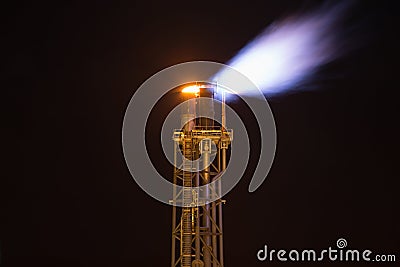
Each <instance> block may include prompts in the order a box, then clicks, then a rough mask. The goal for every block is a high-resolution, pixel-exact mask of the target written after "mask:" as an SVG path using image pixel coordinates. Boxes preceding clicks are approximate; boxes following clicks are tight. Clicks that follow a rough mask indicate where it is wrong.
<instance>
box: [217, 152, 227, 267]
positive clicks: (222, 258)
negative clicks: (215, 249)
mask: <svg viewBox="0 0 400 267" xmlns="http://www.w3.org/2000/svg"><path fill="white" fill-rule="evenodd" d="M221 154H222V170H221V171H224V170H225V169H226V148H225V146H223V148H222V152H221ZM218 188H219V195H220V196H221V192H222V187H221V179H219V180H218ZM218 213H219V214H218V215H219V216H218V217H219V229H220V231H221V235H220V236H219V263H220V264H221V267H223V266H224V244H223V236H222V232H223V231H222V202H221V203H220V204H219V206H218Z"/></svg>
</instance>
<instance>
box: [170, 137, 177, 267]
mask: <svg viewBox="0 0 400 267" xmlns="http://www.w3.org/2000/svg"><path fill="white" fill-rule="evenodd" d="M176 146H177V143H176V141H174V176H173V177H174V178H173V183H174V187H173V189H172V201H173V203H172V204H173V206H172V241H171V247H172V249H171V267H175V255H176V251H175V250H176V244H175V242H176V237H175V234H176V233H175V228H176V206H175V205H176V187H175V185H176V183H177V177H176V175H177V174H176V172H177V168H176Z"/></svg>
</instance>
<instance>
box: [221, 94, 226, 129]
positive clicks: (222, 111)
mask: <svg viewBox="0 0 400 267" xmlns="http://www.w3.org/2000/svg"><path fill="white" fill-rule="evenodd" d="M221 92H222V93H221V95H222V99H221V100H222V101H221V102H222V104H221V123H222V131H224V130H225V126H226V113H225V112H226V110H225V90H224V89H221Z"/></svg>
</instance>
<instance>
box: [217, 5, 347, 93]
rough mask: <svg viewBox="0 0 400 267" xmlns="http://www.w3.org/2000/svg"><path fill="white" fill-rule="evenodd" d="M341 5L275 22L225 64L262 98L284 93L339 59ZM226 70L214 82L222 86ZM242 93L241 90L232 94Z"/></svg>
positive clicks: (227, 74)
mask: <svg viewBox="0 0 400 267" xmlns="http://www.w3.org/2000/svg"><path fill="white" fill-rule="evenodd" d="M346 7H347V6H345V5H344V4H341V5H337V6H334V7H332V6H331V7H324V8H320V9H318V10H315V11H313V12H311V13H307V14H303V15H297V16H293V17H290V18H287V19H285V20H283V21H280V22H278V23H275V24H273V25H271V26H270V27H268V28H267V29H266V30H265V31H263V32H262V33H261V34H260V35H259V36H257V37H256V38H255V39H254V40H253V41H251V42H250V43H249V44H248V45H246V46H245V47H244V48H243V49H242V50H241V51H239V53H238V54H237V55H236V56H235V57H234V58H233V59H232V60H230V61H229V62H228V64H227V65H229V66H231V67H233V68H234V69H236V70H238V71H239V72H241V73H242V74H244V75H246V76H247V77H248V78H249V79H250V80H252V82H254V83H255V84H256V85H257V86H258V88H259V89H260V90H262V92H263V93H264V94H265V95H273V94H277V93H282V92H286V91H288V90H290V89H292V88H293V87H294V86H295V85H296V84H298V83H299V82H301V81H303V80H304V79H305V78H308V77H309V76H310V75H311V74H313V73H314V72H315V71H316V69H317V68H318V67H319V66H321V65H323V64H325V63H328V62H330V61H332V60H334V59H335V58H337V57H338V56H339V54H340V53H339V52H340V51H339V50H340V49H339V44H338V40H339V38H338V34H339V32H338V22H339V21H340V18H342V17H343V14H344V13H345V11H346ZM229 76H230V74H229V72H228V71H224V70H222V71H220V72H219V73H218V74H217V75H216V76H215V77H214V80H216V81H218V82H220V83H222V84H223V81H224V79H234V77H229ZM236 93H238V94H246V88H243V91H239V92H236Z"/></svg>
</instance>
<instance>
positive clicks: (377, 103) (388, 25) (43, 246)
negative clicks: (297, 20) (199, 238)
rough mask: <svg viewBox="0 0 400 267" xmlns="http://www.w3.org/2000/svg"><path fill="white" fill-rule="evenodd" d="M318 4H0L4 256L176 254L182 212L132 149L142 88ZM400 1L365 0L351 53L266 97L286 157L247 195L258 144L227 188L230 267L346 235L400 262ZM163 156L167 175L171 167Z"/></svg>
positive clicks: (22, 260)
mask: <svg viewBox="0 0 400 267" xmlns="http://www.w3.org/2000/svg"><path fill="white" fill-rule="evenodd" d="M394 2H395V1H393V2H392V3H394ZM320 3H321V2H320V1H282V0H281V1H256V2H248V1H247V2H238V3H233V2H219V1H218V2H211V1H210V2H207V1H186V2H180V3H178V2H172V1H171V2H170V1H168V2H167V3H164V4H160V3H153V2H151V1H144V2H143V3H134V2H130V1H127V2H120V1H113V2H111V1H110V2H105V1H96V2H92V3H89V2H85V3H83V1H76V2H68V3H61V2H58V1H53V2H49V3H44V2H31V3H23V2H14V3H13V4H12V5H10V6H3V7H2V8H1V13H2V15H1V29H2V30H1V40H2V42H1V43H2V46H3V48H2V54H3V55H2V59H1V62H2V64H1V65H2V69H1V83H2V86H1V87H2V88H1V89H2V92H4V93H5V94H3V96H2V102H3V104H2V109H3V112H2V113H3V115H4V119H3V122H2V132H3V133H4V134H5V137H4V139H3V141H4V146H3V147H4V148H5V149H4V150H3V156H5V158H6V160H5V161H3V162H4V164H3V165H4V167H5V168H4V169H5V170H6V171H5V172H3V173H4V175H2V178H1V222H0V223H1V228H0V233H1V237H0V253H1V259H0V260H1V263H0V264H1V266H6V267H11V266H168V264H169V261H170V250H171V248H170V239H171V236H170V232H171V229H170V220H171V208H170V207H169V206H167V205H164V204H161V203H159V202H157V201H156V200H154V199H152V198H151V197H150V196H148V195H147V194H146V193H144V192H143V191H142V190H141V189H140V188H139V186H138V185H137V184H136V183H135V182H134V181H133V179H132V178H131V177H130V174H129V172H128V169H127V167H126V165H125V162H124V158H123V154H122V147H121V127H122V120H123V116H124V112H125V108H126V106H127V104H128V102H129V100H130V98H131V96H132V95H133V93H134V91H135V90H136V88H138V87H139V86H140V84H141V83H142V82H144V81H145V80H146V79H147V78H149V77H150V76H151V75H153V74H154V73H156V72H158V71H160V70H162V69H163V68H165V67H168V66H171V65H174V64H177V63H181V62H185V61H191V60H211V61H216V62H221V63H224V62H227V61H228V60H229V59H230V58H231V57H232V56H234V55H235V53H236V52H237V51H238V50H239V49H240V48H241V47H243V46H244V45H245V44H246V43H247V42H248V41H249V40H251V39H252V38H253V37H255V36H256V35H257V34H258V33H259V32H260V31H261V30H262V29H264V28H265V27H266V26H267V25H268V24H269V23H271V22H273V21H275V20H277V19H279V18H281V17H284V16H285V15H286V14H291V13H292V12H297V11H300V12H301V11H304V10H309V9H310V8H312V7H315V6H318V5H319V4H320ZM392 3H390V2H384V1H375V2H373V3H372V2H371V3H369V2H368V1H360V2H358V3H357V4H356V5H355V6H354V7H353V9H352V11H351V12H352V13H351V15H350V16H349V18H348V20H347V21H346V23H347V24H346V27H345V28H346V35H345V36H346V38H348V39H347V41H348V42H347V45H349V46H352V45H354V47H352V49H350V50H351V51H350V52H349V53H348V54H347V55H346V56H344V57H342V58H341V59H339V60H336V61H335V62H332V63H330V64H328V65H326V66H324V67H323V68H322V69H320V71H319V72H318V74H317V75H316V77H315V78H314V79H313V80H312V81H308V82H307V83H305V84H303V85H302V87H303V89H305V91H304V92H298V93H293V94H289V95H284V96H279V97H274V98H272V99H270V101H269V102H270V105H271V109H272V111H273V113H274V116H275V121H276V125H277V133H278V145H277V153H276V158H275V161H274V164H273V167H272V169H271V172H270V174H269V176H268V178H267V180H266V181H265V182H264V184H263V185H262V186H261V187H260V188H259V189H258V190H257V191H256V192H255V193H251V194H250V193H248V192H247V188H248V183H249V181H250V179H251V174H252V170H254V166H255V162H256V160H257V144H256V143H257V142H253V143H252V145H253V149H254V152H253V154H252V162H251V163H250V167H249V169H248V170H247V172H246V175H245V176H244V177H243V178H242V180H241V182H240V183H239V185H238V186H236V187H235V188H234V190H233V191H231V192H230V193H229V194H228V195H227V196H226V197H225V199H226V200H227V204H226V205H225V206H224V231H225V237H224V243H225V263H226V266H228V267H229V266H285V264H284V263H281V262H277V261H275V262H272V263H266V262H259V261H257V259H256V253H257V251H258V250H259V249H260V248H262V246H263V245H264V244H267V245H268V246H269V247H271V248H275V249H279V248H284V249H292V248H297V249H302V248H303V249H304V248H313V249H323V248H327V247H328V246H332V247H335V242H336V240H337V239H338V238H341V237H343V238H345V239H346V240H347V242H348V246H349V247H350V248H358V249H360V250H363V249H370V250H372V251H373V252H374V253H379V254H396V255H397V260H400V254H399V247H400V240H399V236H400V233H399V218H398V217H399V216H398V212H399V210H398V203H399V202H398V201H399V198H398V194H397V192H398V190H399V182H398V179H399V175H398V171H397V168H396V167H397V165H398V164H397V163H398V162H397V161H398V159H399V158H398V152H397V151H398V150H397V149H396V146H397V145H398V133H399V131H398V130H399V127H398V116H397V115H398V107H399V105H398V99H397V98H396V97H395V96H396V91H397V90H398V88H399V86H398V81H397V80H398V79H397V78H398V73H397V72H398V66H397V63H398V58H397V57H396V52H397V50H398V44H399V42H398V40H397V37H398V36H397V35H398V27H397V26H396V22H398V20H397V18H396V17H398V8H397V7H396V6H395V5H394V4H392ZM310 88H311V89H313V90H308V89H310ZM232 105H233V107H234V108H236V109H237V110H239V111H240V110H241V107H240V103H236V106H235V104H232ZM161 110H162V109H161ZM161 113H162V111H160V114H161ZM161 115H162V114H161ZM138 116H140V114H138ZM244 116H247V115H244ZM248 116H249V122H250V126H249V127H250V129H251V127H252V126H251V122H252V120H251V118H252V117H251V116H250V115H248ZM161 117H162V116H161ZM154 136H155V138H158V137H157V133H155V134H154ZM155 147H156V145H155ZM153 150H154V151H156V150H157V149H154V147H153ZM158 168H160V169H161V172H166V173H168V171H169V170H170V174H171V175H172V169H170V166H168V165H166V166H165V165H162V166H158ZM292 265H302V264H300V263H297V264H294V263H293V264H292ZM307 265H308V264H307ZM328 265H329V263H328ZM330 265H331V266H336V265H338V263H330ZM348 265H350V264H348ZM356 265H357V264H355V263H353V264H351V266H356ZM361 265H362V264H361ZM369 265H373V264H369ZM394 265H395V264H393V263H392V264H389V263H386V264H385V263H380V264H377V266H394Z"/></svg>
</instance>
